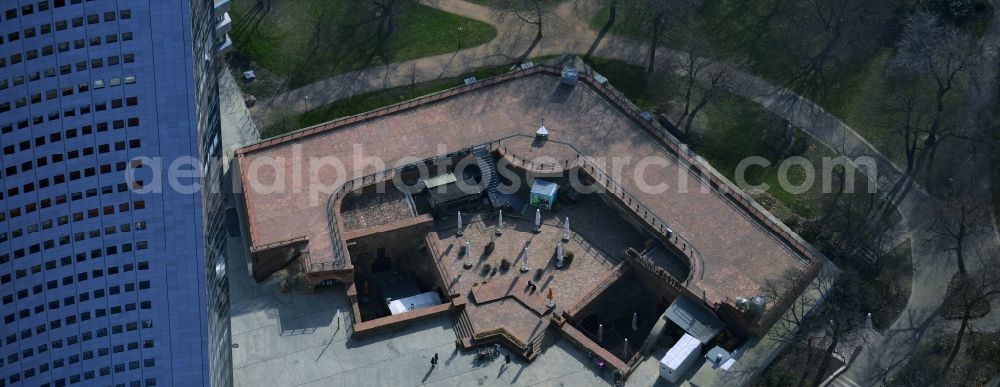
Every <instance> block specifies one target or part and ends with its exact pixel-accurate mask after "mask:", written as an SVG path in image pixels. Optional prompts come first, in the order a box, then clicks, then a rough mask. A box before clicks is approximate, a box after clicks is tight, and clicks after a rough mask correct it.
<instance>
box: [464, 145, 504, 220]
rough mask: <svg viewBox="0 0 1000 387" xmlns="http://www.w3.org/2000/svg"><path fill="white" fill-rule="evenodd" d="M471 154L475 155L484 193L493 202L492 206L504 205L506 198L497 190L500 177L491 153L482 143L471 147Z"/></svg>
mask: <svg viewBox="0 0 1000 387" xmlns="http://www.w3.org/2000/svg"><path fill="white" fill-rule="evenodd" d="M472 155H473V156H475V157H476V165H478V166H479V170H480V171H481V172H482V173H483V186H484V187H486V194H487V195H488V196H489V198H490V203H493V207H495V208H500V207H503V206H505V205H506V204H507V200H506V199H504V197H503V195H501V194H500V191H498V190H497V186H499V185H500V177H499V175H498V174H497V163H496V161H494V160H493V154H492V153H491V152H490V150H489V148H487V147H486V146H485V145H482V146H478V147H475V148H473V149H472Z"/></svg>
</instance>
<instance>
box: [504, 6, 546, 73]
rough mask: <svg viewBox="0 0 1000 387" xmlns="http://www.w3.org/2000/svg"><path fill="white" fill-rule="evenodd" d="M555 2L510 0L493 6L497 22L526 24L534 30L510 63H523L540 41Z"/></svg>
mask: <svg viewBox="0 0 1000 387" xmlns="http://www.w3.org/2000/svg"><path fill="white" fill-rule="evenodd" d="M556 3H557V2H556V1H554V0H510V1H504V2H502V3H501V4H499V5H497V6H496V8H494V12H495V13H496V14H497V20H498V21H499V22H501V23H513V24H514V25H519V26H528V27H531V28H534V30H535V37H534V38H533V39H532V41H531V44H530V45H529V46H528V48H527V49H525V51H524V52H523V53H521V55H519V56H518V57H517V58H515V59H513V60H512V63H511V64H512V65H518V64H521V63H524V61H525V60H527V59H528V57H530V56H531V53H532V52H533V51H535V48H537V47H538V44H539V43H541V42H542V38H543V36H544V34H543V31H544V28H545V26H547V25H548V24H550V21H551V20H552V19H553V18H554V14H553V10H552V8H553V7H554V6H555V4H556Z"/></svg>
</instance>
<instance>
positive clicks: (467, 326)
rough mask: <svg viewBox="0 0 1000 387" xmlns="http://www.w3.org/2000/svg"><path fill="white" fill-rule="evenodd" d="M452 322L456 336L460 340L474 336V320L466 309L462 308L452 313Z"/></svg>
mask: <svg viewBox="0 0 1000 387" xmlns="http://www.w3.org/2000/svg"><path fill="white" fill-rule="evenodd" d="M451 322H452V324H453V325H454V326H455V329H454V331H455V337H456V338H458V340H459V341H463V340H465V339H471V338H472V322H471V321H469V315H468V314H466V313H465V310H460V311H457V312H455V313H452V314H451Z"/></svg>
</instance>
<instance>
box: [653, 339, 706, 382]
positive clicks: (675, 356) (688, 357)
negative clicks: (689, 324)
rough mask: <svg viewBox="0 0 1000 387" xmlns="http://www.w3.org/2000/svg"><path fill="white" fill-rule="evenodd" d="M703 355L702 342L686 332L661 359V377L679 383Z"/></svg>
mask: <svg viewBox="0 0 1000 387" xmlns="http://www.w3.org/2000/svg"><path fill="white" fill-rule="evenodd" d="M700 355H701V342H700V341H698V339H696V338H694V337H693V336H691V335H689V334H687V333H685V334H684V336H682V337H681V339H680V340H678V341H677V343H676V344H674V346H673V347H671V348H670V350H669V351H667V354H666V355H664V356H663V359H660V377H662V378H664V379H666V380H667V381H669V382H670V383H677V381H678V380H680V378H681V376H682V375H684V373H686V372H687V370H688V368H690V367H691V365H692V364H694V363H695V362H696V361H698V358H699V357H700Z"/></svg>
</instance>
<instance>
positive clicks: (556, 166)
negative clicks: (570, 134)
mask: <svg viewBox="0 0 1000 387" xmlns="http://www.w3.org/2000/svg"><path fill="white" fill-rule="evenodd" d="M560 72H561V69H559V68H555V67H550V66H536V67H533V68H530V69H527V70H521V71H513V72H509V73H505V74H501V75H497V76H493V77H490V78H486V79H483V80H481V81H479V82H476V83H473V84H471V85H464V86H458V87H454V88H451V89H447V90H443V91H440V92H437V93H433V94H429V95H426V96H423V97H419V98H416V99H413V100H409V101H405V102H401V103H398V104H394V105H390V106H387V107H385V108H381V109H378V110H374V111H370V112H366V113H361V114H357V115H353V116H349V117H344V118H341V119H338V120H335V121H332V122H328V123H324V124H320V125H315V126H311V127H307V128H304V129H301V130H298V131H295V132H292V133H289V134H286V135H283V136H280V137H276V138H273V139H270V140H267V141H263V142H260V143H258V144H254V145H251V146H248V147H246V148H243V149H241V150H240V151H239V153H241V154H242V153H248V152H253V151H255V150H258V149H261V148H266V147H269V146H272V145H277V144H280V143H284V142H289V141H294V140H296V139H299V138H303V137H307V136H311V135H314V134H316V133H319V132H323V131H327V130H335V129H337V128H341V127H345V126H348V125H351V124H354V123H358V122H362V121H367V120H371V119H376V118H380V117H384V116H388V115H392V114H395V113H398V112H401V111H405V110H410V109H414V108H418V107H421V106H423V105H425V104H429V103H434V102H437V101H441V100H445V99H447V98H451V97H453V96H456V95H459V94H463V93H466V92H469V91H473V90H477V89H481V88H486V87H490V86H493V85H496V84H499V83H503V82H506V81H509V80H512V79H515V78H521V77H525V76H529V75H533V74H539V73H543V74H547V75H555V76H558V75H559V74H560ZM579 79H580V80H581V83H583V84H586V85H587V86H589V87H590V88H591V89H592V90H594V91H596V92H597V94H598V95H600V96H601V97H603V98H605V99H606V100H607V101H609V102H610V103H611V104H612V105H615V107H617V108H618V110H619V111H620V112H622V113H623V114H625V115H626V116H627V117H629V118H630V119H631V120H632V121H633V122H635V123H637V124H638V125H640V126H641V127H642V128H644V129H645V130H647V131H648V132H649V133H651V134H652V135H653V136H654V137H656V138H657V139H659V140H660V141H659V142H657V143H655V145H656V146H659V147H661V148H664V149H665V150H667V151H668V153H669V154H672V155H675V156H676V157H677V158H678V159H679V161H681V162H683V163H684V164H686V165H687V167H688V168H689V170H690V171H691V172H692V173H694V174H695V175H697V176H698V177H699V178H700V179H702V180H703V181H705V182H707V183H708V184H709V186H710V187H712V188H713V189H715V190H716V191H717V192H718V193H720V194H722V195H724V196H725V197H726V198H728V199H730V200H731V201H732V202H734V203H736V204H737V205H739V206H740V207H742V208H743V209H744V210H745V211H747V212H748V213H749V214H750V215H751V216H752V217H753V218H754V219H756V220H757V221H758V222H759V224H761V225H762V226H764V227H765V228H767V229H768V230H769V231H771V232H772V233H773V235H775V236H776V237H778V238H780V240H781V241H782V242H784V243H786V245H787V246H789V248H791V249H793V250H795V251H796V252H797V253H799V254H801V255H802V256H803V257H805V258H806V259H807V261H813V260H815V259H816V258H817V257H818V256H819V253H818V252H816V251H815V250H814V249H813V248H812V247H811V246H809V245H808V244H807V243H805V242H804V241H803V240H802V239H801V238H800V237H798V235H796V234H795V233H793V232H791V230H789V229H788V228H787V227H785V226H784V225H782V224H781V223H780V222H779V221H778V220H777V219H775V218H774V217H773V216H771V215H769V214H767V213H766V211H764V210H763V209H762V208H761V207H760V206H759V205H757V204H756V203H755V202H754V201H753V199H752V198H750V196H749V195H748V194H746V193H745V192H743V191H742V190H740V189H739V188H736V187H735V186H733V185H732V183H730V182H728V180H725V179H724V178H722V177H721V175H720V174H719V173H718V172H716V171H715V170H714V169H712V168H711V167H710V166H707V165H705V164H703V163H701V162H700V161H698V159H697V155H696V154H695V153H694V151H692V150H691V149H688V148H687V147H686V146H684V145H683V144H682V143H681V142H680V141H679V140H677V139H676V138H674V137H673V136H672V135H671V134H670V133H669V132H667V130H666V129H665V128H663V127H662V126H661V125H659V124H658V123H656V122H655V121H653V120H650V119H648V117H644V116H643V115H642V112H641V109H639V108H638V107H637V106H636V105H635V104H633V103H632V102H630V101H629V100H628V99H627V98H625V96H624V95H622V93H621V92H619V91H618V90H617V89H615V88H614V87H612V86H610V85H609V84H606V83H599V82H597V81H596V80H594V79H593V77H592V76H591V75H590V74H587V73H581V74H580V77H579ZM487 144H488V145H489V146H490V149H491V150H500V143H499V141H491V142H490V143H487ZM501 153H509V152H506V148H503V150H501ZM512 159H513V160H515V162H520V163H521V164H522V165H523V166H527V167H530V168H531V169H533V170H540V171H553V172H555V171H558V170H565V169H568V168H572V167H573V166H579V167H581V168H583V169H584V170H586V171H587V172H588V173H591V174H592V176H593V177H595V180H596V181H598V183H599V184H602V185H603V186H605V187H606V188H607V189H608V192H610V193H612V194H614V195H615V196H616V197H618V198H619V200H622V201H623V203H625V204H626V206H628V207H629V208H631V209H632V210H633V211H635V213H636V214H637V215H639V217H640V218H641V219H643V221H645V222H646V223H647V224H650V225H651V226H652V228H653V229H654V230H657V231H658V232H659V233H661V235H664V236H666V237H667V240H668V241H670V243H671V244H673V245H674V246H675V247H679V248H680V251H682V252H684V253H685V254H689V256H690V257H691V258H694V259H691V264H692V269H693V268H694V265H697V263H698V262H699V261H700V260H701V259H702V258H701V254H700V253H698V251H697V250H696V249H694V248H693V247H692V246H691V244H690V243H688V241H686V240H685V239H683V238H682V237H680V236H679V235H677V234H676V233H675V232H673V230H672V229H671V228H670V227H669V226H668V225H667V223H666V222H664V221H663V220H662V219H660V218H658V217H657V216H656V215H654V214H653V213H651V212H650V211H649V209H648V208H647V207H646V206H645V205H643V204H642V203H641V202H639V201H638V200H637V199H635V198H634V197H633V196H631V195H630V194H628V193H627V192H626V191H625V190H624V189H623V188H622V187H621V185H620V184H618V183H617V182H615V181H614V180H612V179H610V178H609V177H608V175H607V174H605V173H604V172H603V171H601V170H600V169H599V168H597V167H596V166H595V165H593V164H592V163H590V162H588V161H586V160H585V157H582V156H579V155H577V156H576V157H575V160H576V161H575V163H574V161H573V159H567V160H564V161H563V162H562V163H561V165H560V163H533V162H531V161H529V160H526V159H524V158H519V157H517V156H516V155H515V156H512ZM574 164H575V165H574ZM398 172H399V169H394V170H390V171H384V172H380V173H375V174H372V175H368V176H364V177H361V178H357V179H353V180H351V181H349V182H347V183H345V184H344V185H343V186H341V188H340V189H338V190H337V191H336V192H334V194H332V195H331V196H330V199H329V200H328V203H327V214H328V220H329V222H328V223H329V229H330V238H331V242H332V247H333V253H334V259H333V261H332V262H319V263H311V264H310V265H309V266H310V270H311V271H323V270H336V269H338V268H344V267H345V262H346V260H347V259H348V255H347V251H346V247H345V246H344V243H343V241H342V239H341V238H340V231H339V225H338V224H337V218H336V217H335V216H334V208H333V207H334V205H333V203H336V202H338V200H339V199H341V198H342V197H343V195H345V194H346V193H347V192H350V191H351V190H353V189H354V188H356V187H360V186H364V185H367V184H372V183H375V182H379V181H385V180H387V179H390V178H392V177H393V176H395V173H398ZM694 271H695V270H692V273H694Z"/></svg>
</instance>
